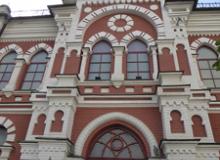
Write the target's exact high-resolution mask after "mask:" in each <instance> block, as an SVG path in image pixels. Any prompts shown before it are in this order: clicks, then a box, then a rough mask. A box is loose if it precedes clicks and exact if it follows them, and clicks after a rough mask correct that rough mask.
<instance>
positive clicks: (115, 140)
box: [87, 126, 147, 160]
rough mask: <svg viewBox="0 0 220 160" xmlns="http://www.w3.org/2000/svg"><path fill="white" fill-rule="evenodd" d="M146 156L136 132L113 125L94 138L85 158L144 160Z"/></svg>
mask: <svg viewBox="0 0 220 160" xmlns="http://www.w3.org/2000/svg"><path fill="white" fill-rule="evenodd" d="M146 157H147V156H146V154H145V152H144V147H143V145H142V143H141V141H140V139H139V138H138V137H137V136H136V134H134V133H133V132H132V131H130V130H129V129H127V128H124V127H122V126H115V127H110V128H108V129H106V130H104V131H103V132H102V133H100V134H99V135H98V136H97V137H96V138H94V141H93V142H92V145H91V148H90V152H89V155H88V158H87V160H104V159H106V160H110V159H111V160H114V159H115V160H119V159H124V160H144V159H146Z"/></svg>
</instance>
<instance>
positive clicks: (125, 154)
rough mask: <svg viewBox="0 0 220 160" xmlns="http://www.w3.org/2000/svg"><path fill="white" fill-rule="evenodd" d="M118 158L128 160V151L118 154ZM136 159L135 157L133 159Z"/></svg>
mask: <svg viewBox="0 0 220 160" xmlns="http://www.w3.org/2000/svg"><path fill="white" fill-rule="evenodd" d="M119 158H130V154H129V151H128V149H127V148H126V149H124V150H123V151H122V152H121V153H120V154H119ZM135 158H136V157H135Z"/></svg>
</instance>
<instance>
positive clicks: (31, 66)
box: [28, 64, 37, 72]
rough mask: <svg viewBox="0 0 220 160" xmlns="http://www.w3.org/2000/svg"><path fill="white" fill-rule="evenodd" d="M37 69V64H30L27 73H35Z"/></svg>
mask: <svg viewBox="0 0 220 160" xmlns="http://www.w3.org/2000/svg"><path fill="white" fill-rule="evenodd" d="M36 69H37V64H31V65H30V66H29V68H28V72H35V71H36Z"/></svg>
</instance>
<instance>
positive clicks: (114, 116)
mask: <svg viewBox="0 0 220 160" xmlns="http://www.w3.org/2000/svg"><path fill="white" fill-rule="evenodd" d="M113 120H120V121H124V122H126V123H128V124H131V125H132V126H134V127H135V128H137V130H138V131H140V132H141V133H142V134H143V136H144V138H145V139H146V141H147V142H148V144H149V147H150V153H151V156H152V157H153V156H156V155H155V152H154V149H155V147H158V144H157V141H156V138H155V137H154V135H153V133H152V132H151V130H150V129H149V128H148V127H147V126H146V125H145V124H144V123H143V122H142V121H141V120H139V119H137V118H136V117H134V116H131V115H129V114H125V113H120V112H112V113H108V114H104V115H102V116H100V117H98V118H96V119H94V120H93V121H91V122H90V123H89V124H88V125H87V126H86V127H85V128H84V129H83V130H82V131H81V133H80V135H79V137H78V138H77V140H76V143H75V155H77V156H82V152H83V147H84V145H85V143H86V140H87V139H88V137H89V136H90V135H91V134H92V133H93V132H94V131H95V129H96V128H98V127H99V126H101V125H103V124H105V123H108V122H110V121H113Z"/></svg>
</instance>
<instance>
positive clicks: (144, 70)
mask: <svg viewBox="0 0 220 160" xmlns="http://www.w3.org/2000/svg"><path fill="white" fill-rule="evenodd" d="M127 79H129V80H135V79H137V80H141V79H144V80H146V79H150V68H149V55H148V49H147V46H146V45H145V44H144V43H143V42H142V41H140V40H134V41H132V42H131V43H130V44H129V45H128V55H127Z"/></svg>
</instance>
